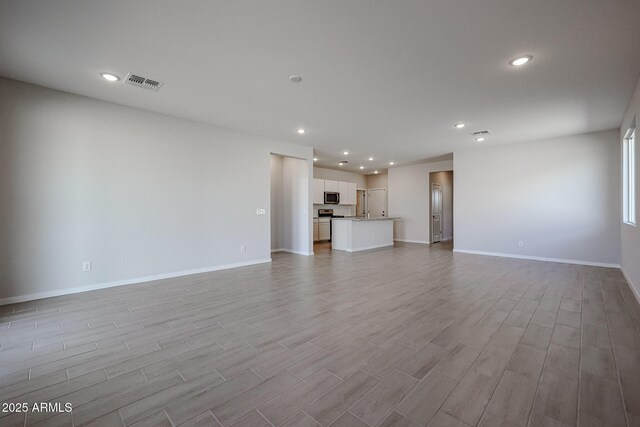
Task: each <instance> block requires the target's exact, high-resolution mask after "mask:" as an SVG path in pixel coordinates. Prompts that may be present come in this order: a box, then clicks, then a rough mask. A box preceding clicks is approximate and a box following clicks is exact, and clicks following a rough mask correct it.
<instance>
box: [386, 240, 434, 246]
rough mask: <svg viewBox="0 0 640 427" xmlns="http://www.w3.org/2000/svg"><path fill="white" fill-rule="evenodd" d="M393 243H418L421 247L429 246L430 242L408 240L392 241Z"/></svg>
mask: <svg viewBox="0 0 640 427" xmlns="http://www.w3.org/2000/svg"><path fill="white" fill-rule="evenodd" d="M393 240H394V241H395V242H404V243H420V244H421V245H430V244H431V243H430V242H427V241H426V240H408V239H393Z"/></svg>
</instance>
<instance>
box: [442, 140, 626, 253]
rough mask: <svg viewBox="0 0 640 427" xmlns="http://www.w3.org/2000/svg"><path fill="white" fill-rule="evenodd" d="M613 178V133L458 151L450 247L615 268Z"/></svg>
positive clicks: (616, 167)
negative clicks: (452, 238)
mask: <svg viewBox="0 0 640 427" xmlns="http://www.w3.org/2000/svg"><path fill="white" fill-rule="evenodd" d="M619 176H620V144H619V132H618V131H617V130H610V131H605V132H597V133H591V134H585V135H574V136H569V137H564V138H555V139H549V140H542V141H531V142H526V143H519V144H511V145H503V146H497V147H483V148H479V149H469V150H465V151H457V152H455V153H454V206H455V209H454V227H455V235H454V247H455V249H456V250H457V251H481V252H489V253H496V254H507V255H515V256H524V257H541V258H552V259H557V260H567V261H574V262H579V263H580V262H584V263H595V264H610V265H616V264H619V262H620V228H619V225H618V224H619V217H620V191H619V181H620V180H619ZM519 240H521V241H523V243H524V246H523V247H519V246H518V241H519Z"/></svg>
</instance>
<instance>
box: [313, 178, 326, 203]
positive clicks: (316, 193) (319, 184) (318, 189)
mask: <svg viewBox="0 0 640 427" xmlns="http://www.w3.org/2000/svg"><path fill="white" fill-rule="evenodd" d="M313 204H314V205H322V204H324V179H315V178H314V179H313Z"/></svg>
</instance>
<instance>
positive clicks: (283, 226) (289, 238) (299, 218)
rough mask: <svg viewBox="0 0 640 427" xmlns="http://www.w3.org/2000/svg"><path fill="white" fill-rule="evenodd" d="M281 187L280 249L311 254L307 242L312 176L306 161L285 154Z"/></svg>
mask: <svg viewBox="0 0 640 427" xmlns="http://www.w3.org/2000/svg"><path fill="white" fill-rule="evenodd" d="M281 161H282V163H281V165H282V166H281V170H282V181H281V183H282V187H281V195H282V197H281V201H282V205H281V207H280V210H279V214H280V215H281V218H280V223H279V232H280V237H279V243H280V246H279V247H278V248H277V249H282V250H285V251H288V252H293V253H297V254H301V255H310V254H311V253H310V251H309V248H308V247H307V245H308V240H307V239H308V231H309V221H308V214H307V212H309V211H308V209H307V202H308V199H307V189H308V188H309V177H308V174H307V162H306V161H304V160H300V159H294V158H293V157H282V160H281Z"/></svg>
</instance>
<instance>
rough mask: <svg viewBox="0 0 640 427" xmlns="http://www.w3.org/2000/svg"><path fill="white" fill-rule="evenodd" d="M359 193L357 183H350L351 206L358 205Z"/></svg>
mask: <svg viewBox="0 0 640 427" xmlns="http://www.w3.org/2000/svg"><path fill="white" fill-rule="evenodd" d="M357 193H358V191H357V185H356V183H355V182H350V183H349V204H350V205H355V204H356V200H357V198H358V195H357Z"/></svg>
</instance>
